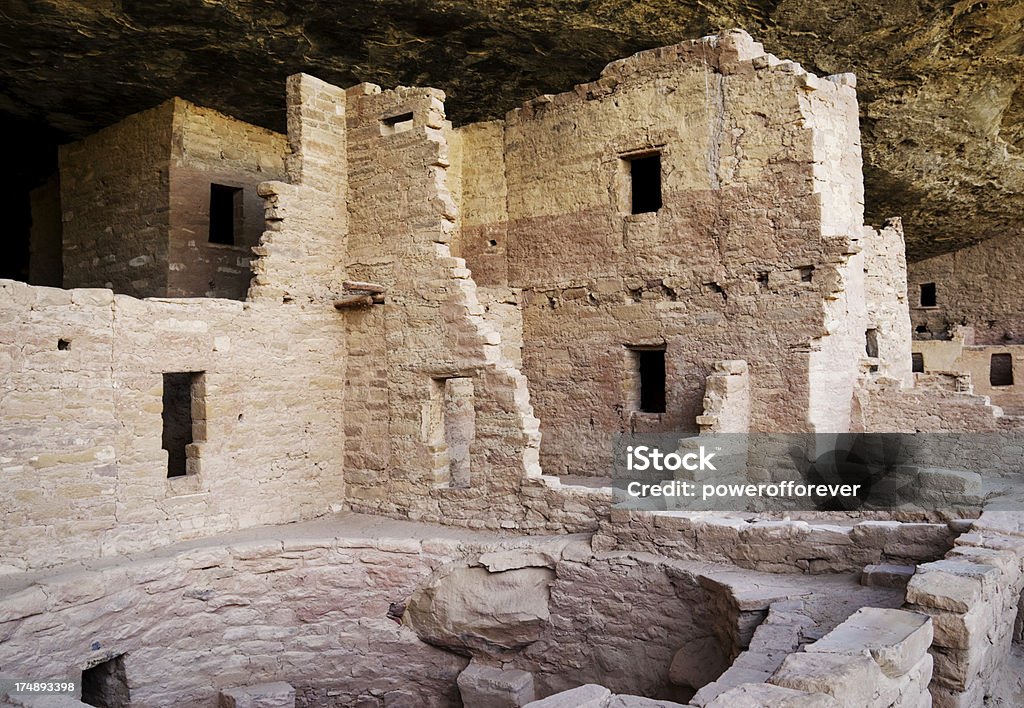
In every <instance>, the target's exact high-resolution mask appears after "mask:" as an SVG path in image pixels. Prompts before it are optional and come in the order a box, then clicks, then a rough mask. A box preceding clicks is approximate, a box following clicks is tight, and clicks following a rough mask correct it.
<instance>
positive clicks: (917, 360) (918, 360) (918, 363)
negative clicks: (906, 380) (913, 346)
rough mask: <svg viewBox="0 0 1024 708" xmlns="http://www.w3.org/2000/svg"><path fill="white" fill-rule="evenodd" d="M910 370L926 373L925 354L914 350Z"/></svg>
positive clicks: (916, 372)
mask: <svg viewBox="0 0 1024 708" xmlns="http://www.w3.org/2000/svg"><path fill="white" fill-rule="evenodd" d="M910 370H911V371H912V372H913V373H915V374H923V373H924V354H921V353H920V352H914V353H913V354H911V355H910Z"/></svg>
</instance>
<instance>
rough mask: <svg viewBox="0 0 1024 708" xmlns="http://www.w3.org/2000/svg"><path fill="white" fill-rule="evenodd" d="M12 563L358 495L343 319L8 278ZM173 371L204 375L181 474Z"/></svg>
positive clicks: (138, 543)
mask: <svg viewBox="0 0 1024 708" xmlns="http://www.w3.org/2000/svg"><path fill="white" fill-rule="evenodd" d="M0 311H2V312H3V317H2V322H3V323H4V324H3V325H0V329H2V336H0V342H3V344H2V345H0V351H2V352H3V356H2V357H0V384H2V390H3V391H4V395H3V396H2V398H0V417H2V419H3V421H4V425H3V430H2V432H0V450H2V452H0V455H2V467H3V471H4V493H5V498H6V499H7V500H8V501H7V503H6V504H5V513H4V515H3V533H2V534H0V538H2V541H0V546H2V548H0V557H2V558H3V563H2V566H3V569H4V570H5V571H7V572H12V571H18V570H26V569H31V568H37V567H43V566H50V565H54V564H58V563H65V562H71V561H76V560H82V559H90V558H97V557H102V556H107V555H111V554H115V553H125V552H131V551H138V550H143V549H146V548H150V547H153V546H159V545H164V544H167V543H172V542H174V541H177V540H182V539H188V538H197V537H202V536H209V535H212V534H216V533H221V532H224V531H228V530H231V529H236V528H244V527H248V526H256V525H262V524H272V523H287V522H289V521H295V520H298V519H304V518H310V517H313V516H317V515H320V514H324V513H327V512H328V511H330V510H331V509H332V508H340V505H341V504H342V503H343V501H344V483H343V475H342V469H341V465H342V450H343V448H344V431H339V429H338V426H337V424H336V422H337V419H338V416H339V414H340V411H341V410H342V398H343V385H342V384H343V376H344V352H345V341H344V325H343V322H341V321H340V320H339V318H338V317H337V316H336V315H335V313H334V312H333V310H332V309H331V308H329V306H328V307H322V306H310V307H300V306H298V305H294V306H287V307H285V306H281V305H270V304H243V303H239V302H232V301H227V300H178V301H170V300H136V299H133V298H130V297H127V296H121V295H117V296H115V295H113V293H111V292H110V291H109V290H98V289H96V290H83V289H77V290H57V289H53V288H39V287H32V286H27V285H24V284H21V283H16V282H13V281H3V283H2V284H0ZM165 372H202V379H203V383H202V386H201V388H200V389H199V390H198V391H197V394H198V395H197V396H196V397H195V398H194V399H193V405H192V418H193V432H194V441H195V445H193V446H192V448H191V449H190V450H187V452H186V454H187V455H188V456H189V458H190V468H189V471H190V474H187V475H185V476H181V477H176V478H173V479H169V478H168V463H167V459H168V453H167V451H165V450H164V449H163V448H162V428H163V420H162V409H163V403H162V394H163V384H164V381H163V374H164V373H165Z"/></svg>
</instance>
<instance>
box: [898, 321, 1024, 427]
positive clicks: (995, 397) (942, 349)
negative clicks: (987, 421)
mask: <svg viewBox="0 0 1024 708" xmlns="http://www.w3.org/2000/svg"><path fill="white" fill-rule="evenodd" d="M913 350H914V352H915V353H917V354H920V355H921V358H922V364H923V366H924V370H925V371H926V372H935V373H939V372H946V373H956V374H959V375H964V374H966V375H968V376H970V382H971V390H972V391H973V392H974V393H976V394H977V395H979V396H988V397H989V399H990V400H991V401H992V404H993V405H995V406H999V407H1000V408H1002V409H1003V413H1004V414H1006V415H1021V413H1024V346H1021V345H1019V344H992V345H987V346H986V345H970V344H967V343H966V341H965V338H964V336H963V334H962V333H958V334H955V335H954V336H953V338H952V339H948V340H934V339H933V340H915V341H914V342H913ZM993 354H1000V355H1006V354H1008V355H1009V356H1010V361H1011V364H1012V366H1011V371H1012V373H1013V383H1012V384H1009V385H996V386H993V385H992V378H991V374H992V355H993Z"/></svg>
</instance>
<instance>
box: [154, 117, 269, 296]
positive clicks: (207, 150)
mask: <svg viewBox="0 0 1024 708" xmlns="http://www.w3.org/2000/svg"><path fill="white" fill-rule="evenodd" d="M172 103H173V105H174V118H173V131H172V140H171V161H170V168H169V189H170V209H171V211H170V232H169V251H168V268H169V269H170V272H169V274H168V283H167V295H168V296H170V297H200V296H205V297H225V298H231V299H235V300H242V299H244V298H245V295H246V292H247V291H248V289H249V281H250V279H251V278H252V268H251V264H250V261H251V260H252V259H253V257H254V256H253V251H252V247H253V246H255V245H256V244H257V243H258V241H259V239H260V236H261V235H262V234H263V230H264V229H263V227H264V221H263V211H264V206H263V199H262V198H261V197H260V196H259V194H257V185H259V183H261V182H265V181H270V180H280V179H283V178H284V176H285V170H284V155H285V151H286V145H285V142H286V138H285V136H283V135H281V134H279V133H275V132H273V131H270V130H266V129H265V128H259V127H257V126H254V125H249V124H248V123H243V122H242V121H240V120H237V119H235V118H231V117H229V116H226V115H223V114H222V113H218V112H217V111H213V110H210V109H208V108H201V107H199V106H196V105H195V104H192V103H189V102H188V101H184V100H182V99H178V98H176V99H173V100H172ZM211 184H217V185H221V186H224V187H231V188H234V189H238V190H241V192H240V193H238V194H236V195H235V197H234V198H235V200H237V202H238V203H237V206H236V208H235V209H234V212H235V213H234V222H235V223H234V239H233V240H234V243H233V244H221V243H212V242H211V241H210V189H211ZM154 294H156V293H154Z"/></svg>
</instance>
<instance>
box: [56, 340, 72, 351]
mask: <svg viewBox="0 0 1024 708" xmlns="http://www.w3.org/2000/svg"><path fill="white" fill-rule="evenodd" d="M70 348H71V340H70V339H64V338H61V339H58V340H57V350H58V351H62V352H66V351H67V350H68V349H70Z"/></svg>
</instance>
